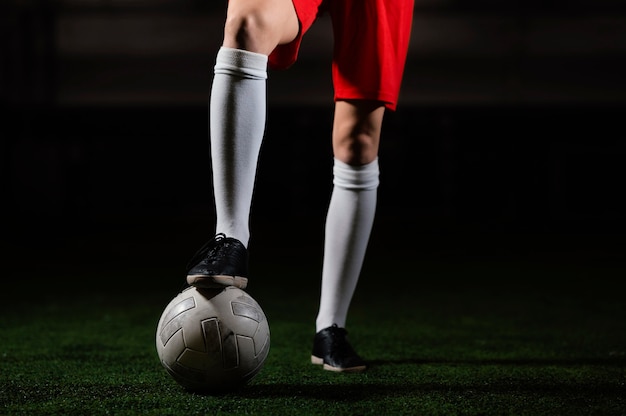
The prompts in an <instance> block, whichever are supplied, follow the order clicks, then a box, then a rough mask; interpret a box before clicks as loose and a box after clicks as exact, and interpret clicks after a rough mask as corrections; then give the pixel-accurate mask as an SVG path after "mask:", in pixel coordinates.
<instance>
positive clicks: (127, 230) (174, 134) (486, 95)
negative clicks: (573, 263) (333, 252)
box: [0, 0, 626, 261]
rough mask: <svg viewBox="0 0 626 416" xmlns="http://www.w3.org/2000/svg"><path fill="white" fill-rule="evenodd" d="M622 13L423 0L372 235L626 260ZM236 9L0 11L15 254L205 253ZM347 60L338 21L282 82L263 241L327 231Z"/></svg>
mask: <svg viewBox="0 0 626 416" xmlns="http://www.w3.org/2000/svg"><path fill="white" fill-rule="evenodd" d="M623 4H624V3H623V1H618V0H578V1H541V2H539V1H537V2H528V1H506V2H502V1H491V0H486V1H474V2H465V1H453V0H418V1H417V2H416V7H415V20H414V29H413V33H412V40H411V46H410V51H409V56H408V62H407V67H406V72H405V79H404V84H403V90H402V94H401V97H400V103H399V106H398V111H397V112H395V113H388V115H387V116H386V121H385V123H386V124H385V126H384V130H383V138H382V148H381V152H380V163H381V186H380V191H379V195H380V197H379V214H380V216H379V221H378V222H377V226H376V227H377V228H376V229H375V233H376V234H375V237H376V238H379V241H382V240H384V241H388V239H389V238H391V239H398V240H403V241H406V242H407V243H408V244H409V246H411V247H417V248H419V250H426V251H427V250H429V249H432V246H431V245H430V243H429V242H433V241H445V242H446V243H445V244H451V245H456V247H457V248H458V247H459V246H463V247H466V248H471V247H476V243H477V241H488V242H489V243H488V246H482V247H484V248H485V250H486V251H489V250H492V251H493V250H497V249H502V244H501V242H502V241H508V242H509V243H511V242H515V244H514V245H512V246H508V247H511V250H513V251H516V250H519V249H520V248H523V249H526V250H527V249H528V247H544V248H545V247H546V246H550V247H552V249H554V246H558V247H570V248H571V247H573V246H576V247H579V245H581V244H582V245H581V246H580V247H583V248H584V250H585V252H586V253H593V255H594V256H600V257H611V258H620V259H622V258H623V250H622V249H623V247H624V245H623V239H622V237H623V235H624V231H625V229H626V227H625V224H626V203H625V202H624V200H625V199H624V197H623V193H624V179H625V178H626V167H625V165H626V164H625V162H624V159H625V157H626V144H625V141H624V138H625V136H626V133H625V129H624V115H625V113H624V110H625V109H626V80H625V76H624V74H625V73H626V60H623V59H621V58H622V57H623V55H624V53H625V52H626V7H625V6H624V5H623ZM225 7H226V1H217V0H203V1H199V0H176V1H174V0H57V1H43V0H3V1H2V4H1V5H0V30H1V32H0V106H1V113H0V114H2V121H1V122H0V137H1V143H2V147H1V150H0V157H1V160H0V163H1V169H2V173H1V176H0V178H1V179H0V180H1V183H0V186H1V195H2V206H3V212H4V214H3V217H4V221H3V228H4V230H3V232H2V234H3V236H4V238H3V240H4V242H5V243H6V246H7V247H12V248H14V247H17V246H19V247H25V246H26V247H28V246H29V245H33V246H38V247H41V246H42V245H43V246H45V245H50V244H57V243H58V242H59V241H60V240H63V239H65V238H78V239H79V240H80V239H81V238H84V237H90V238H91V237H94V236H95V237H96V238H97V239H100V240H101V241H100V242H102V240H106V241H108V242H109V243H110V244H122V243H123V241H127V240H129V239H130V240H133V241H137V242H141V241H142V239H145V240H146V241H147V242H151V243H155V242H156V243H159V242H163V243H164V244H165V245H166V246H167V247H170V248H172V249H180V251H181V253H183V252H184V253H187V254H189V250H190V249H191V248H192V247H193V248H194V249H195V247H196V246H197V244H198V243H199V242H201V241H202V240H203V239H205V238H206V237H207V235H208V233H209V232H210V231H212V220H213V206H212V203H213V202H212V193H211V186H210V159H209V153H208V139H207V136H208V135H207V132H208V126H207V121H208V113H207V107H208V96H209V93H210V84H211V80H212V67H213V64H214V59H215V54H216V52H217V49H218V48H219V46H220V43H221V40H222V34H221V31H222V24H223V20H224V16H225ZM331 48H332V32H331V28H330V22H329V19H328V17H323V18H321V19H320V20H319V21H318V22H317V23H316V24H315V25H314V26H313V28H312V29H311V31H310V32H309V33H308V34H307V36H306V37H305V40H304V43H303V45H302V50H301V54H300V58H299V61H298V62H297V63H296V64H295V65H294V66H293V67H292V68H291V69H289V70H288V71H281V72H276V71H270V73H269V80H268V106H269V110H268V124H267V138H266V140H265V143H264V147H263V148H262V154H261V156H262V159H261V162H260V164H259V176H258V187H257V193H256V195H255V200H254V207H253V232H254V231H255V227H258V231H259V232H260V231H263V232H265V231H268V232H277V233H283V235H284V233H292V234H297V238H296V240H302V239H306V238H308V237H307V236H306V234H305V233H304V231H306V229H307V227H309V226H311V227H312V228H313V229H314V230H316V229H318V230H319V228H320V225H319V224H320V223H321V221H322V218H323V215H324V213H325V208H326V204H327V201H328V195H329V192H330V181H331V153H330V127H331V121H332V85H331V83H330V54H331ZM265 224H270V225H268V226H267V227H268V229H267V230H265V229H264V228H263V227H265ZM275 224H283V226H282V227H281V226H276V225H275ZM285 224H287V225H285ZM294 224H295V227H294V226H293V225H294ZM274 226H276V227H277V228H273V227H274ZM155 235H159V236H160V237H159V238H157V239H156V240H155ZM319 236H320V233H319V232H315V233H314V236H313V238H319ZM485 236H486V237H485ZM494 236H495V238H494ZM435 237H442V238H441V239H440V240H437V239H436V238H435ZM259 239H260V240H262V238H259ZM80 241H84V242H85V244H90V240H80ZM262 241H263V240H262ZM272 241H273V240H272ZM178 243H182V246H181V245H180V244H178ZM412 244H414V245H413V246H412ZM445 244H444V245H443V246H439V248H440V249H443V250H447V249H450V248H451V246H446V245H445ZM380 245H381V246H384V245H385V244H383V243H381V244H380ZM5 254H6V251H5ZM181 256H182V255H181ZM179 260H180V259H175V261H179Z"/></svg>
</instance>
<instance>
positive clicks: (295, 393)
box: [231, 379, 624, 402]
mask: <svg viewBox="0 0 626 416" xmlns="http://www.w3.org/2000/svg"><path fill="white" fill-rule="evenodd" d="M431 393H436V394H450V393H454V394H457V395H465V394H477V393H480V394H510V395H519V394H526V395H528V394H530V395H533V394H540V395H544V396H545V395H554V396H564V397H565V396H566V397H577V398H582V397H593V398H594V399H597V398H599V397H621V395H622V394H623V393H624V387H623V386H620V385H618V384H617V383H609V382H601V383H585V382H581V383H566V382H559V381H555V382H545V381H544V382H538V381H537V380H533V379H528V380H516V379H511V380H508V381H506V382H503V381H502V380H499V381H497V382H494V383H491V384H485V383H475V384H465V383H454V382H430V383H410V382H409V383H407V382H406V380H398V383H393V384H388V383H369V384H363V383H345V384H332V385H329V384H263V385H252V386H248V387H246V388H245V389H243V390H241V391H240V392H237V393H234V394H235V395H237V396H240V397H241V398H248V399H250V398H264V399H268V398H276V399H278V398H290V397H299V398H308V399H318V400H327V401H338V402H360V401H377V400H381V399H389V398H393V397H404V398H407V397H411V396H416V395H417V396H419V395H428V394H431ZM231 396H232V394H231Z"/></svg>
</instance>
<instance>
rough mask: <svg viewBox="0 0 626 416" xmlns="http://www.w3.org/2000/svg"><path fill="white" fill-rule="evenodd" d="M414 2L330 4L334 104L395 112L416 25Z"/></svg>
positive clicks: (342, 1) (378, 0)
mask: <svg viewBox="0 0 626 416" xmlns="http://www.w3.org/2000/svg"><path fill="white" fill-rule="evenodd" d="M413 5H414V3H413V0H340V1H331V2H330V3H329V6H330V9H329V10H330V15H331V18H332V21H333V31H334V39H335V47H334V53H333V83H334V87H335V100H346V99H366V100H378V101H381V102H383V103H384V104H385V106H386V107H387V108H389V109H392V110H395V108H396V104H397V100H398V95H399V92H400V84H401V81H402V76H403V72H404V66H405V62H406V55H407V51H408V46H409V40H410V37H411V26H412V22H413Z"/></svg>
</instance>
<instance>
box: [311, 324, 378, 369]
mask: <svg viewBox="0 0 626 416" xmlns="http://www.w3.org/2000/svg"><path fill="white" fill-rule="evenodd" d="M347 335H348V332H347V331H346V330H345V328H339V327H338V326H337V324H333V325H332V326H329V327H328V328H325V329H322V330H321V331H319V332H318V333H317V334H315V338H314V339H313V354H312V355H311V362H312V363H313V364H318V365H322V366H323V368H324V370H329V371H338V372H345V373H357V372H361V371H364V370H365V369H366V368H367V365H366V363H365V361H363V359H362V358H361V357H359V355H358V354H357V353H356V352H355V351H354V350H353V349H352V346H351V345H350V343H349V342H348V339H347Z"/></svg>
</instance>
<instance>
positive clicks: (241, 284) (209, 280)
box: [187, 275, 248, 289]
mask: <svg viewBox="0 0 626 416" xmlns="http://www.w3.org/2000/svg"><path fill="white" fill-rule="evenodd" d="M187 283H188V284H189V285H191V286H195V287H199V288H201V289H215V288H220V287H227V286H235V287H238V288H239V289H245V288H246V286H248V279H247V278H246V277H241V276H223V275H217V276H202V275H189V276H187Z"/></svg>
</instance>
